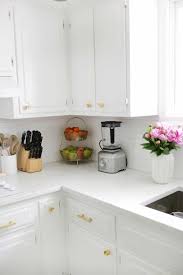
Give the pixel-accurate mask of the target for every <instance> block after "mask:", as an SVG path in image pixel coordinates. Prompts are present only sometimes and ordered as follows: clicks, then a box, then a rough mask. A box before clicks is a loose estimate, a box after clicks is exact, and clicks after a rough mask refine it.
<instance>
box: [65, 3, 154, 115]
mask: <svg viewBox="0 0 183 275" xmlns="http://www.w3.org/2000/svg"><path fill="white" fill-rule="evenodd" d="M76 2H78V11H75V14H74V16H71V21H70V22H71V31H70V34H69V35H70V37H71V39H70V45H71V55H70V56H71V66H72V68H74V70H72V74H71V81H72V96H73V101H74V98H76V97H77V106H80V107H81V108H80V112H82V111H83V112H84V108H83V107H82V106H83V105H84V104H83V102H84V101H85V102H86V103H87V100H86V99H85V100H83V95H85V96H86V95H87V94H88V92H89V91H90V94H91V93H92V91H93V87H95V93H94V91H93V98H92V102H93V100H94V96H95V114H96V115H101V114H102V115H111V116H114V115H115V116H125V117H131V116H149V115H157V105H158V103H157V89H158V83H157V74H158V62H157V61H158V53H157V44H158V42H157V35H158V33H157V30H158V29H157V0H149V1H146V0H140V1H136V0H129V1H128V0H107V1H104V0H98V1H92V3H91V1H87V3H88V9H89V15H88V17H87V18H86V13H87V12H86V6H87V5H86V3H84V2H83V1H81V0H80V1H79V0H78V1H74V3H73V5H74V6H76ZM70 6H72V1H71V2H70ZM83 6H84V7H85V16H83V14H82V16H80V12H81V10H82V9H83ZM69 8H70V7H69ZM70 10H72V8H70ZM73 17H74V20H72V18H73ZM87 29H88V30H87ZM78 34H79V35H78ZM78 48H79V49H78ZM76 64H77V65H76ZM93 64H94V65H93ZM93 75H94V76H95V77H93ZM86 76H87V77H86ZM76 87H77V88H76ZM86 103H85V104H86ZM91 105H92V106H93V104H91ZM72 110H73V111H74V112H75V110H76V109H75V106H74V104H73V108H72Z"/></svg>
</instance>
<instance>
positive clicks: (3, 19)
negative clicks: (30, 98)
mask: <svg viewBox="0 0 183 275" xmlns="http://www.w3.org/2000/svg"><path fill="white" fill-rule="evenodd" d="M0 41H1V42H0V95H1V96H2V95H5V93H7V94H8V95H10V91H7V89H10V88H13V87H16V85H17V77H16V57H15V36H14V12H13V7H12V5H11V1H8V0H2V1H0Z"/></svg>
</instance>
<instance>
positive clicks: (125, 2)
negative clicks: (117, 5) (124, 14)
mask: <svg viewBox="0 0 183 275" xmlns="http://www.w3.org/2000/svg"><path fill="white" fill-rule="evenodd" d="M127 1H128V0H124V7H125V8H126V7H127V5H128V2H127Z"/></svg>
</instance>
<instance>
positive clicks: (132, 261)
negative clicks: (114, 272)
mask: <svg viewBox="0 0 183 275" xmlns="http://www.w3.org/2000/svg"><path fill="white" fill-rule="evenodd" d="M118 267H119V272H118V274H119V275H147V274H148V275H163V273H162V272H160V271H159V270H157V269H155V268H153V267H152V266H151V265H148V264H146V263H144V262H143V261H141V260H140V259H138V258H136V257H134V256H132V255H130V254H128V253H126V252H124V251H120V253H119V266H118ZM164 275H165V274H164Z"/></svg>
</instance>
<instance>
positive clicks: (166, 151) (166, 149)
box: [163, 147, 170, 155]
mask: <svg viewBox="0 0 183 275" xmlns="http://www.w3.org/2000/svg"><path fill="white" fill-rule="evenodd" d="M169 153H170V149H169V148H168V147H167V148H165V149H164V151H163V154H164V155H168V154H169Z"/></svg>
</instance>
